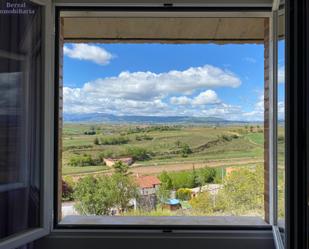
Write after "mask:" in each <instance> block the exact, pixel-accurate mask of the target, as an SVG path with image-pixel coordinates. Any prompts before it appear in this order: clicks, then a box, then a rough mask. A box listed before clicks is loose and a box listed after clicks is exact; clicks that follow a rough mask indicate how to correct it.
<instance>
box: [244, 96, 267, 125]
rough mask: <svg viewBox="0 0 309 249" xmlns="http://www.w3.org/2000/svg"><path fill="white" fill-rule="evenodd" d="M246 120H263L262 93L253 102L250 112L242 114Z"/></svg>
mask: <svg viewBox="0 0 309 249" xmlns="http://www.w3.org/2000/svg"><path fill="white" fill-rule="evenodd" d="M243 116H244V117H246V118H247V119H248V120H263V118H264V94H262V95H261V96H260V97H259V99H258V101H257V102H256V103H255V105H254V108H253V110H252V111H251V112H246V113H244V114H243Z"/></svg>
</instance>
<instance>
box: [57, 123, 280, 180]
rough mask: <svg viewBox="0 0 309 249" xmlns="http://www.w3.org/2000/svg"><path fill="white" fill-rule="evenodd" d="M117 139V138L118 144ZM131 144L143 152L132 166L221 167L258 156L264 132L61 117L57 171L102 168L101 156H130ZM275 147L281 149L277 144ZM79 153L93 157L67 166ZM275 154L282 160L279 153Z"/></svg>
mask: <svg viewBox="0 0 309 249" xmlns="http://www.w3.org/2000/svg"><path fill="white" fill-rule="evenodd" d="M279 130H280V128H279ZM279 132H280V134H281V133H282V131H279ZM121 139H122V140H124V142H123V141H122V140H121ZM95 140H97V141H98V143H97V144H95ZM118 140H119V141H121V142H119V144H117V142H118ZM100 141H101V142H100ZM110 141H112V142H110ZM115 141H116V142H115ZM279 144H280V143H279ZM184 147H187V149H188V148H189V153H184ZM281 147H283V145H282V146H281ZM132 148H133V149H139V150H143V151H144V153H145V154H147V158H144V159H141V160H135V162H134V164H133V165H132V167H134V168H135V167H151V166H152V167H153V166H158V165H161V166H162V165H163V166H166V168H167V170H168V167H169V165H174V166H175V164H176V165H177V164H179V170H182V169H181V165H186V164H187V165H188V164H191V165H194V164H204V165H205V167H206V166H213V165H212V164H214V166H213V167H220V165H218V162H219V164H220V162H222V167H226V166H228V165H229V163H234V164H235V163H238V162H243V163H245V162H246V161H248V165H249V164H252V163H254V161H260V162H262V161H263V158H264V133H263V129H262V128H260V126H259V125H250V127H249V126H247V125H246V126H245V125H244V126H219V127H214V126H209V125H199V126H197V125H133V124H130V125H124V124H121V125H120V124H75V123H66V124H64V128H63V154H62V156H63V175H75V174H83V173H90V172H105V171H108V170H110V168H109V167H107V166H104V163H103V161H102V158H103V157H121V156H132V155H130V150H132ZM279 151H280V152H282V148H279ZM83 155H84V156H85V155H87V156H88V157H91V158H92V159H93V161H95V163H93V165H91V164H92V163H90V165H87V166H82V167H81V166H71V164H70V160H72V158H73V157H80V156H83ZM279 158H280V159H279V161H281V162H282V156H281V155H279ZM213 162H216V163H213Z"/></svg>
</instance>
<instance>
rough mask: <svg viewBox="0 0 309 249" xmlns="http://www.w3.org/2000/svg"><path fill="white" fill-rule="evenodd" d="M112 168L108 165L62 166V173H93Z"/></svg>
mask: <svg viewBox="0 0 309 249" xmlns="http://www.w3.org/2000/svg"><path fill="white" fill-rule="evenodd" d="M108 169H110V168H109V167H108V166H103V165H102V166H84V167H70V166H64V167H62V175H76V174H81V173H92V172H98V171H106V170H108Z"/></svg>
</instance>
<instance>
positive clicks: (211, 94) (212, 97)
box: [170, 90, 220, 105]
mask: <svg viewBox="0 0 309 249" xmlns="http://www.w3.org/2000/svg"><path fill="white" fill-rule="evenodd" d="M170 102H171V103H172V104H174V105H210V104H218V103H220V99H219V97H218V95H217V93H216V92H215V91H213V90H207V91H204V92H201V93H200V94H199V95H197V96H196V97H194V98H188V97H186V96H180V97H172V98H171V99H170Z"/></svg>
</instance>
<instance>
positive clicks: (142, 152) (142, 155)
mask: <svg viewBox="0 0 309 249" xmlns="http://www.w3.org/2000/svg"><path fill="white" fill-rule="evenodd" d="M127 154H128V155H129V156H131V157H132V158H133V159H134V160H136V161H145V160H148V159H150V155H149V153H148V151H147V150H146V149H144V148H141V147H129V148H128V149H127Z"/></svg>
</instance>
